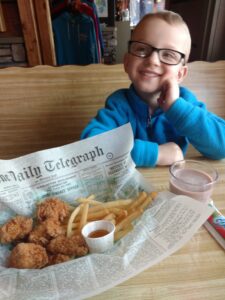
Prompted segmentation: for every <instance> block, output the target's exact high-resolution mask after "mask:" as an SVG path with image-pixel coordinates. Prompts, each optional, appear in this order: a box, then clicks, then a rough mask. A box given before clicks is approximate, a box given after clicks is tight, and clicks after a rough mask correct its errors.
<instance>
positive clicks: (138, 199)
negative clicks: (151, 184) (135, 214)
mask: <svg viewBox="0 0 225 300" xmlns="http://www.w3.org/2000/svg"><path fill="white" fill-rule="evenodd" d="M146 198H147V193H146V192H144V191H143V192H141V193H139V195H138V196H137V197H136V198H135V199H134V201H133V202H132V203H131V205H130V206H129V208H128V211H129V212H132V211H134V210H135V209H136V208H137V207H138V206H139V205H140V204H141V203H142V202H143V201H144V200H145V199H146Z"/></svg>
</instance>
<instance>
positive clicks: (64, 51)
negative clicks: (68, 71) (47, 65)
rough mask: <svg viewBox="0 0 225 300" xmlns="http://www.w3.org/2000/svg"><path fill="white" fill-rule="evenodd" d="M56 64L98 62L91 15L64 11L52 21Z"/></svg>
mask: <svg viewBox="0 0 225 300" xmlns="http://www.w3.org/2000/svg"><path fill="white" fill-rule="evenodd" d="M52 27H53V32H54V40H55V48H56V58H57V64H58V65H69V64H74V65H88V64H92V63H98V48H97V47H98V46H97V42H96V34H95V28H94V24H93V20H92V18H91V17H89V16H86V15H84V14H77V15H75V14H73V13H71V14H70V13H69V12H64V13H62V14H61V15H60V16H58V17H57V18H55V19H54V20H53V22H52Z"/></svg>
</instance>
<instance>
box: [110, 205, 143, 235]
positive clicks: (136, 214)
mask: <svg viewBox="0 0 225 300" xmlns="http://www.w3.org/2000/svg"><path fill="white" fill-rule="evenodd" d="M142 213H143V210H142V209H137V210H136V211H135V212H133V213H131V214H129V215H128V216H127V217H126V218H125V219H123V220H122V221H121V222H120V223H118V224H117V225H116V230H115V232H118V231H120V230H121V229H122V228H123V229H124V228H126V227H127V226H128V225H129V224H130V223H131V222H133V221H134V220H135V219H137V218H138V217H139V216H140V215H141V214H142Z"/></svg>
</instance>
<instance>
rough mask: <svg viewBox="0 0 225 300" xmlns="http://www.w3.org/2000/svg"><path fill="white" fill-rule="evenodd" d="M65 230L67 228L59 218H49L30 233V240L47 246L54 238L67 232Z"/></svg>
mask: <svg viewBox="0 0 225 300" xmlns="http://www.w3.org/2000/svg"><path fill="white" fill-rule="evenodd" d="M65 232H66V230H65V228H64V227H63V226H62V225H61V224H60V222H59V221H58V220H56V219H47V220H45V221H44V222H42V223H40V224H38V225H36V226H35V227H34V229H33V230H32V231H31V232H30V234H29V237H28V241H29V242H31V243H35V244H39V245H41V246H46V245H47V244H48V242H49V241H50V240H51V239H52V238H55V237H57V236H58V235H62V234H65Z"/></svg>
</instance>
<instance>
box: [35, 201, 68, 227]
mask: <svg viewBox="0 0 225 300" xmlns="http://www.w3.org/2000/svg"><path fill="white" fill-rule="evenodd" d="M68 215H69V205H68V204H67V203H65V202H63V201H62V200H60V199H58V198H48V199H46V200H45V201H43V202H41V203H40V204H38V205H37V219H38V221H39V222H43V221H45V220H46V219H48V218H54V219H56V220H58V221H60V222H62V221H63V220H64V219H65V218H66V217H67V216H68Z"/></svg>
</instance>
